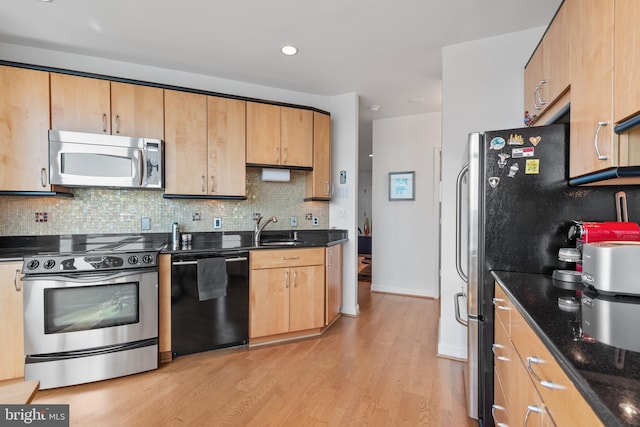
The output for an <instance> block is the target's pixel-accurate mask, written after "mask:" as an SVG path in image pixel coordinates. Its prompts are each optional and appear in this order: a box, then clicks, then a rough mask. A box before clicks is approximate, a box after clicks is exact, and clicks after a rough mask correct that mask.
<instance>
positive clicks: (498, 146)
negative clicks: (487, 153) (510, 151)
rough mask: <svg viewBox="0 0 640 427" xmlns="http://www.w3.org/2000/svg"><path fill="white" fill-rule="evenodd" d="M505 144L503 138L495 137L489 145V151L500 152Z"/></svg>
mask: <svg viewBox="0 0 640 427" xmlns="http://www.w3.org/2000/svg"><path fill="white" fill-rule="evenodd" d="M505 144H506V142H505V140H504V138H503V137H501V136H496V137H495V138H493V139H492V140H491V142H490V143H489V149H491V150H502V149H503V148H504V146H505Z"/></svg>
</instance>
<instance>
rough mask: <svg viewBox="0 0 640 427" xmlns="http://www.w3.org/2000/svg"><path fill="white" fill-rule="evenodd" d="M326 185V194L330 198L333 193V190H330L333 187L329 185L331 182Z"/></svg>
mask: <svg viewBox="0 0 640 427" xmlns="http://www.w3.org/2000/svg"><path fill="white" fill-rule="evenodd" d="M324 184H325V186H326V187H327V190H326V191H325V194H326V195H327V196H328V195H329V193H331V190H330V188H331V186H330V185H329V181H327V182H325V183H324Z"/></svg>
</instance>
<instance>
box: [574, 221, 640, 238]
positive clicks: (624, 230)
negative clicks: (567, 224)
mask: <svg viewBox="0 0 640 427" xmlns="http://www.w3.org/2000/svg"><path fill="white" fill-rule="evenodd" d="M574 237H575V238H576V239H577V240H579V241H580V242H582V243H593V242H604V241H627V242H628V241H640V226H639V225H638V224H637V223H635V222H616V221H608V222H581V221H576V223H575V225H573V226H572V227H571V229H570V230H569V238H570V239H572V238H574Z"/></svg>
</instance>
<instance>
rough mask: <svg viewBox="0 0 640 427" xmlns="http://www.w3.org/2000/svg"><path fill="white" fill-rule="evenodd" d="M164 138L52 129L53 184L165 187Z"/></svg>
mask: <svg viewBox="0 0 640 427" xmlns="http://www.w3.org/2000/svg"><path fill="white" fill-rule="evenodd" d="M163 169H164V156H163V142H162V140H160V139H152V138H140V137H128V136H120V135H104V134H93V133H83V132H69V131H59V130H49V171H50V177H49V179H50V182H51V184H56V185H63V186H67V187H116V188H163Z"/></svg>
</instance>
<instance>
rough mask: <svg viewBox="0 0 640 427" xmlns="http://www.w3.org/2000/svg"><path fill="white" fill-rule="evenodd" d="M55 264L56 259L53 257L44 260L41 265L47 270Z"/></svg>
mask: <svg viewBox="0 0 640 427" xmlns="http://www.w3.org/2000/svg"><path fill="white" fill-rule="evenodd" d="M55 265H56V261H55V260H53V259H48V260H46V261H45V262H44V264H43V267H44V268H45V269H47V270H51V269H52V268H53V267H54V266H55Z"/></svg>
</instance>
